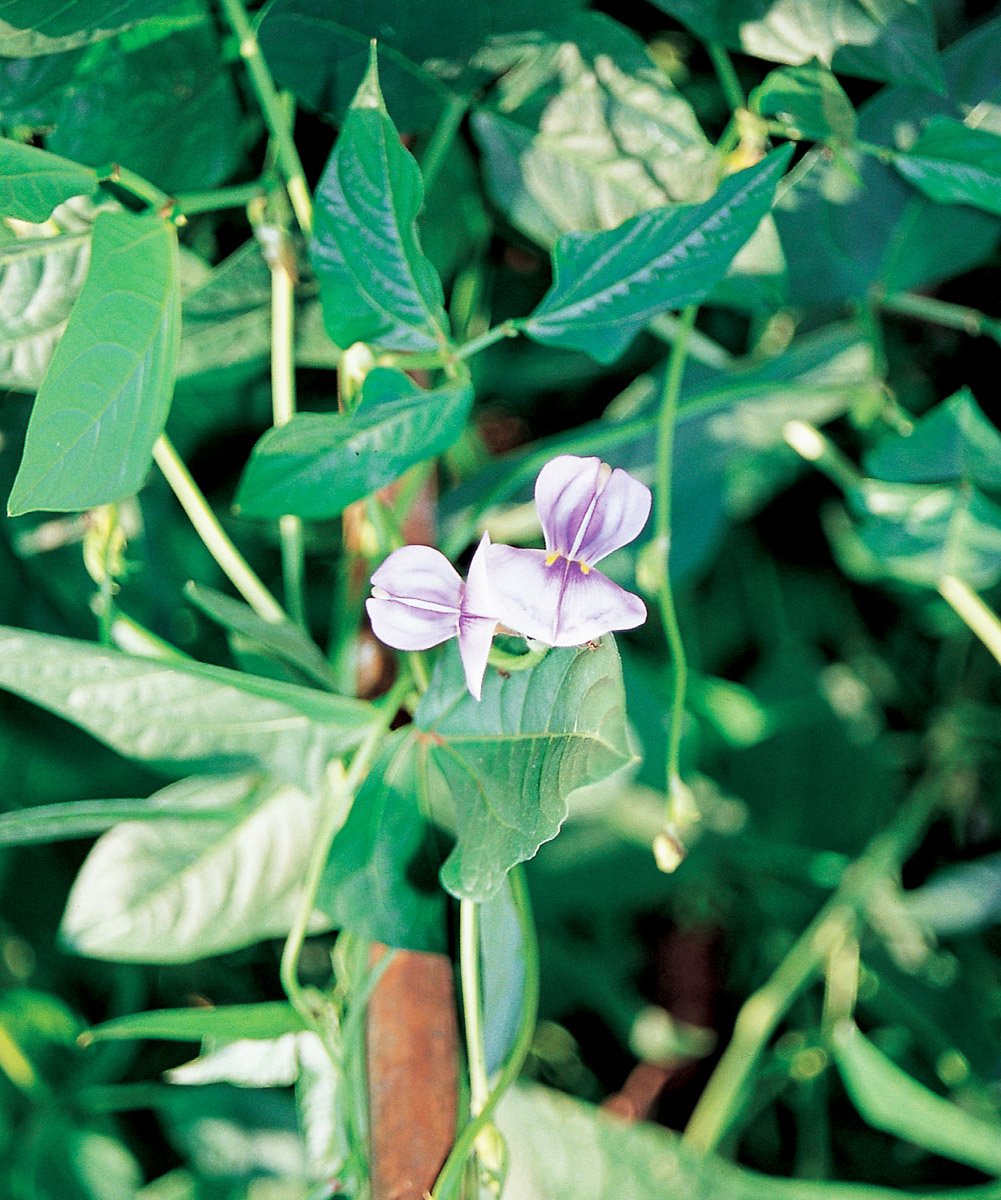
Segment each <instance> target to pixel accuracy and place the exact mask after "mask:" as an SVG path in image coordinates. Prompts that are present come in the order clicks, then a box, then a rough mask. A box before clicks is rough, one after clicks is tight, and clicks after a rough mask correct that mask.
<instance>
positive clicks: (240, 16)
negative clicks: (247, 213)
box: [221, 0, 313, 237]
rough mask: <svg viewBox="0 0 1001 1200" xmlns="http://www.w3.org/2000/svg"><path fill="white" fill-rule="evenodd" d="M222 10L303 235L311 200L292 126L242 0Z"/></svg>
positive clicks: (225, 3)
mask: <svg viewBox="0 0 1001 1200" xmlns="http://www.w3.org/2000/svg"><path fill="white" fill-rule="evenodd" d="M221 3H222V10H223V12H224V13H225V15H226V20H227V21H228V22H229V26H230V28H231V29H232V30H233V32H234V33H235V34H236V37H237V41H238V42H239V45H240V57H241V58H242V59H243V61H244V62H245V63H246V64H247V71H248V73H249V75H250V82H251V84H252V85H253V88H254V92H255V94H256V96H257V102H258V104H259V105H260V108H261V115H262V116H263V117H264V123H265V125H267V127H268V132H269V133H270V134H271V138H272V140H273V142H274V146H275V156H276V158H277V160H278V168H279V170H280V171H281V173H282V176H283V178H284V179H285V187H286V189H287V190H288V198H289V200H290V201H291V202H292V209H293V211H294V212H295V219H296V220H297V221H298V223H299V228H300V229H301V230H302V232H303V234H304V235H305V236H306V237H309V235H310V232H311V231H312V228H313V202H312V200H311V199H310V195H309V187H308V186H307V184H306V175H305V173H304V171H303V169H302V163H301V162H300V160H299V151H298V150H297V149H296V146H295V141H294V139H293V137H292V130H291V128H290V127H289V124H288V122H287V121H286V120H285V117H284V113H283V109H282V103H281V100H280V98H279V96H278V90H277V88H276V87H275V83H274V80H273V79H272V78H271V72H270V71H269V70H268V65H267V63H266V62H265V61H264V56H263V54H261V47H260V45H259V44H258V41H257V34H256V33H255V32H254V28H253V26H252V25H251V23H250V20H249V18H248V17H247V12H246V9H245V8H244V7H243V0H221Z"/></svg>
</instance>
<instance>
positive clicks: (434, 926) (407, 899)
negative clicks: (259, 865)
mask: <svg viewBox="0 0 1001 1200" xmlns="http://www.w3.org/2000/svg"><path fill="white" fill-rule="evenodd" d="M440 861H441V860H440V857H439V856H438V854H437V853H436V851H435V846H434V841H433V835H432V830H431V828H430V826H429V825H428V823H427V820H426V818H425V817H424V814H423V813H422V812H421V808H420V803H419V799H418V775H417V753H416V745H415V742H414V739H413V737H412V736H410V735H407V734H403V733H398V734H396V735H395V736H394V737H393V739H392V740H390V741H389V742H388V743H387V745H386V747H385V749H384V750H383V752H382V754H381V755H380V756H379V758H378V759H377V761H376V763H375V765H374V766H373V767H372V770H371V771H370V773H369V775H368V778H367V779H366V780H365V783H364V784H363V785H362V787H361V790H360V791H359V793H358V795H357V796H356V797H355V802H354V804H353V805H352V808H351V812H350V814H349V816H348V819H347V821H346V822H345V823H344V826H343V828H342V829H341V830H340V831H339V832H338V834H337V836H336V838H335V839H334V844H333V846H332V848H331V851H330V857H329V858H328V859H327V866H326V870H325V871H324V874H323V880H322V882H321V884H320V890H319V892H318V893H317V898H316V906H317V908H318V909H319V910H320V911H321V912H323V913H324V914H325V915H326V916H328V917H329V918H330V921H331V923H332V924H333V925H334V926H336V927H337V928H342V929H350V930H351V931H352V932H354V933H357V934H359V935H360V936H361V937H364V938H368V939H370V940H372V941H377V942H385V943H386V944H387V945H390V946H400V947H402V948H404V949H409V950H428V951H438V952H443V951H444V950H445V934H446V929H445V896H444V893H443V892H442V891H441V888H440V887H439V884H438V867H439V866H440Z"/></svg>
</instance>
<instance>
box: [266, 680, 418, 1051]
mask: <svg viewBox="0 0 1001 1200" xmlns="http://www.w3.org/2000/svg"><path fill="white" fill-rule="evenodd" d="M409 687H410V680H409V679H406V678H404V679H399V680H397V682H396V683H395V684H394V685H393V686H392V688H391V689H390V690H389V692H388V693H387V694H386V697H385V699H384V700H383V701H382V702H381V705H380V712H379V718H378V720H377V721H376V722H375V724H374V725H373V726H372V728H371V729H370V730H369V732H368V733H367V734H366V735H365V740H364V741H363V742H362V743H361V745H360V746H359V747H358V749H357V750H356V751H355V754H354V757H353V758H352V760H351V766H350V767H349V768H348V770H347V771H346V772H345V770H344V768H343V766H342V764H341V763H340V761H337V762H335V763H332V764H331V773H330V775H329V776H328V778H327V780H326V784H327V786H326V787H325V788H324V795H323V802H324V813H323V819H322V822H321V825H320V829H319V831H318V832H317V834H316V840H315V842H314V845H313V854H312V857H311V858H310V861H309V866H308V868H307V871H306V879H305V882H304V884H303V890H302V896H301V898H300V901H299V907H298V909H297V910H296V915H295V919H294V920H293V922H292V927H291V929H290V930H289V935H288V938H287V939H286V941H285V948H284V950H283V951H282V961H281V967H280V972H279V974H280V978H281V983H282V987H283V988H284V990H285V994H286V996H288V998H289V1002H290V1003H291V1004H292V1006H293V1007H294V1008H295V1010H296V1012H298V1013H299V1014H300V1016H301V1017H302V1018H303V1020H304V1021H305V1022H306V1023H307V1024H308V1025H309V1026H310V1027H311V1028H312V1029H314V1030H315V1031H316V1032H317V1033H318V1034H320V1036H321V1037H323V1035H324V1030H323V1027H322V1022H321V1021H320V1020H319V1019H318V1016H319V1015H318V1014H317V1013H316V1011H315V1010H314V1008H313V1006H312V1005H311V1004H310V1002H309V998H308V996H307V995H306V993H305V992H304V990H303V988H302V985H301V984H300V983H299V957H300V955H301V954H302V947H303V945H304V943H305V941H306V933H307V931H308V929H309V921H310V918H311V917H312V915H313V908H314V906H315V904H316V893H317V891H318V890H319V887H320V881H321V879H322V878H323V871H324V868H325V867H326V865H327V858H328V856H329V854H330V847H331V844H332V843H333V840H334V838H335V836H336V835H337V832H338V830H340V828H341V826H342V825H343V824H344V822H345V820H346V819H347V816H348V813H349V812H350V810H351V804H352V802H353V800H354V796H355V793H356V792H357V790H358V788H359V787H360V786H361V784H362V782H363V781H364V779H365V776H366V775H367V774H368V770H369V767H370V766H371V764H372V759H373V758H374V757H375V755H376V753H377V752H378V750H379V747H380V746H381V745H382V741H383V738H384V737H385V736H386V732H387V730H388V729H389V726H390V724H391V723H392V721H393V718H394V717H395V716H396V714H397V713H398V712H399V710H400V703H401V702H402V700H403V697H404V695H405V693H406V691H407V689H408V688H409Z"/></svg>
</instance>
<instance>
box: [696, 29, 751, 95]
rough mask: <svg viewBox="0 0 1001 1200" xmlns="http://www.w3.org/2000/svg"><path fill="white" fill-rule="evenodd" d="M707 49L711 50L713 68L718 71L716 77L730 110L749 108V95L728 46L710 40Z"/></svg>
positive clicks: (710, 56)
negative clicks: (745, 90) (738, 74)
mask: <svg viewBox="0 0 1001 1200" xmlns="http://www.w3.org/2000/svg"><path fill="white" fill-rule="evenodd" d="M706 50H707V51H708V52H709V58H710V59H711V60H712V64H713V70H714V71H715V72H716V78H717V79H718V80H719V86H720V88H721V89H722V91H723V95H724V96H725V97H726V102H727V104H728V105H729V106H730V111H731V112H736V111H737V109H738V108H747V96H746V95H745V93H744V88H743V85H742V84H741V82H740V79H739V78H738V77H737V72H736V69H735V68H734V65H733V59H732V58H731V57H730V53H729V51H728V50H727V48H726V47H725V46H724V45H723V44H722V43H721V42H708V43H707V44H706Z"/></svg>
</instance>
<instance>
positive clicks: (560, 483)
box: [535, 454, 601, 556]
mask: <svg viewBox="0 0 1001 1200" xmlns="http://www.w3.org/2000/svg"><path fill="white" fill-rule="evenodd" d="M600 477H601V459H600V458H579V457H578V456H577V455H575V454H561V455H560V456H559V457H558V458H554V459H553V460H552V462H549V463H546V465H545V466H544V467H543V468H542V470H541V471H540V472H539V477H538V479H537V480H536V481H535V507H536V508H537V509H538V511H539V520H540V521H541V522H542V532H543V535H544V536H545V539H546V549H547V550H549V551H550V553H559V554H564V555H567V556H569V555H570V551H571V548H572V547H573V545H574V543H575V541H576V540H577V537H578V534H579V533H580V529H581V527H582V526H583V524H584V522H585V521H586V520H587V515H588V512H589V511H590V509H591V508H592V506H593V504H594V499H595V496H596V495H597V493H598V487H599V480H600Z"/></svg>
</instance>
